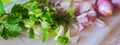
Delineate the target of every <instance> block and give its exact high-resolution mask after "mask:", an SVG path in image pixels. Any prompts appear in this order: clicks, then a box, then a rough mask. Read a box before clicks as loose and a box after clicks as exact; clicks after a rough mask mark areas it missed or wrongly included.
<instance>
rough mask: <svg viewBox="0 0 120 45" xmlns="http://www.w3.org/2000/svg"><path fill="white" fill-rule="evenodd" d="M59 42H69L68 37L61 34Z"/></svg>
mask: <svg viewBox="0 0 120 45" xmlns="http://www.w3.org/2000/svg"><path fill="white" fill-rule="evenodd" d="M57 42H59V43H62V44H67V43H68V38H67V37H63V36H59V37H58V39H57Z"/></svg>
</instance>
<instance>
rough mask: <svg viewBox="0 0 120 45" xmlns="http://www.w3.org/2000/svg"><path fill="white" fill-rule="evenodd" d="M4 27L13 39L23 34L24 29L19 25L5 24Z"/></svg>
mask: <svg viewBox="0 0 120 45" xmlns="http://www.w3.org/2000/svg"><path fill="white" fill-rule="evenodd" d="M4 26H5V28H6V30H7V31H8V32H7V33H8V34H9V36H11V37H18V36H19V35H20V34H21V31H22V28H21V27H20V26H19V25H18V24H4Z"/></svg>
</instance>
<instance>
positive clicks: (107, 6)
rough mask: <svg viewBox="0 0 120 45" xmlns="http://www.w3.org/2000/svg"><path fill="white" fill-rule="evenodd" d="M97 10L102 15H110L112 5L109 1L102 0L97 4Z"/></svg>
mask: <svg viewBox="0 0 120 45" xmlns="http://www.w3.org/2000/svg"><path fill="white" fill-rule="evenodd" d="M98 10H99V12H100V13H101V14H102V15H104V16H111V15H112V14H113V10H114V9H113V5H112V4H111V2H109V1H103V2H102V3H101V4H100V5H99V6H98Z"/></svg>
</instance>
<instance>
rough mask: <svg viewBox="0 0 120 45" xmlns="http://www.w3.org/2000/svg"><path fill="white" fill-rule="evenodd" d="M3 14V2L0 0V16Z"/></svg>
mask: <svg viewBox="0 0 120 45" xmlns="http://www.w3.org/2000/svg"><path fill="white" fill-rule="evenodd" d="M4 13H5V9H4V6H3V2H2V0H0V16H1V15H2V14H4Z"/></svg>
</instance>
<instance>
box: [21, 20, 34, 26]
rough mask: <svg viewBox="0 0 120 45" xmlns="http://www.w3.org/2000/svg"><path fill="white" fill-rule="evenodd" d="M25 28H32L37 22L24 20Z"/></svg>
mask: <svg viewBox="0 0 120 45" xmlns="http://www.w3.org/2000/svg"><path fill="white" fill-rule="evenodd" d="M23 23H24V26H25V27H27V28H32V27H33V26H34V24H35V21H33V20H30V19H24V20H23Z"/></svg>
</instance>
